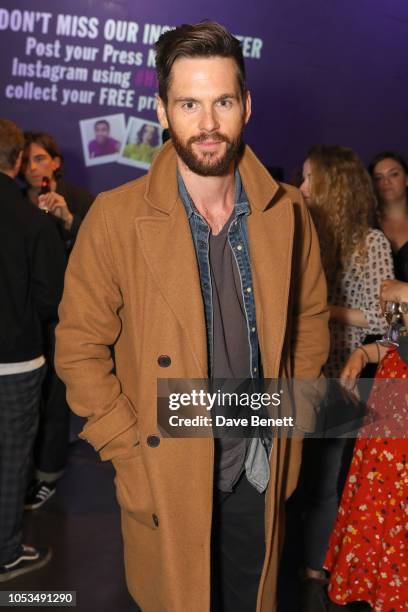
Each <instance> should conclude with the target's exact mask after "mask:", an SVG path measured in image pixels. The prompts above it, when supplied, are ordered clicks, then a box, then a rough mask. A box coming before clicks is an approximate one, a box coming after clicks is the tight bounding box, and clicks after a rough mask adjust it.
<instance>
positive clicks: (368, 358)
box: [357, 346, 378, 365]
mask: <svg viewBox="0 0 408 612" xmlns="http://www.w3.org/2000/svg"><path fill="white" fill-rule="evenodd" d="M357 348H358V349H360V351H363V353H364V355H365V356H366V357H367V361H366V365H367V363H370V357H369V355H368V353H367V351H366V350H365V348H363V347H362V346H358V347H357ZM377 348H378V347H377Z"/></svg>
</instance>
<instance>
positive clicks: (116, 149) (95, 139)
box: [79, 113, 127, 166]
mask: <svg viewBox="0 0 408 612" xmlns="http://www.w3.org/2000/svg"><path fill="white" fill-rule="evenodd" d="M79 127H80V130H81V139H82V150H83V154H84V160H85V165H86V166H96V165H99V164H108V163H110V162H115V161H117V159H118V156H119V154H120V151H121V149H122V147H123V146H124V144H125V143H126V142H127V139H126V137H125V135H126V122H125V115H124V114H123V113H118V114H115V115H105V116H102V117H89V118H87V119H82V120H81V121H80V122H79Z"/></svg>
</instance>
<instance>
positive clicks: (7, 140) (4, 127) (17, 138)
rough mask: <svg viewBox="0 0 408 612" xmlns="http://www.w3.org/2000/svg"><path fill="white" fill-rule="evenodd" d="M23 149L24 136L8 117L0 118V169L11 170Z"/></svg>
mask: <svg viewBox="0 0 408 612" xmlns="http://www.w3.org/2000/svg"><path fill="white" fill-rule="evenodd" d="M23 149H24V136H23V132H22V131H21V130H20V128H19V127H18V125H16V124H15V123H14V121H10V119H0V170H13V168H14V166H15V165H16V161H17V158H18V156H19V154H20V153H21V151H22V150H23Z"/></svg>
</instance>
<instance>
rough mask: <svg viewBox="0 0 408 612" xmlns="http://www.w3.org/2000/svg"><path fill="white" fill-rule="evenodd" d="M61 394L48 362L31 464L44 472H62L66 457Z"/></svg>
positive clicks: (62, 389)
mask: <svg viewBox="0 0 408 612" xmlns="http://www.w3.org/2000/svg"><path fill="white" fill-rule="evenodd" d="M65 394H66V388H65V385H64V383H63V382H62V381H61V380H60V379H59V378H58V376H57V374H56V372H55V370H54V367H53V365H52V364H49V368H48V372H47V375H46V378H45V380H44V383H43V387H42V401H41V411H40V422H39V425H38V433H37V437H36V440H35V445H34V467H35V468H36V469H37V470H41V472H46V473H47V474H58V473H59V472H61V471H63V470H64V468H65V466H66V464H67V460H68V450H69V417H70V411H69V407H68V404H67V400H66V398H65Z"/></svg>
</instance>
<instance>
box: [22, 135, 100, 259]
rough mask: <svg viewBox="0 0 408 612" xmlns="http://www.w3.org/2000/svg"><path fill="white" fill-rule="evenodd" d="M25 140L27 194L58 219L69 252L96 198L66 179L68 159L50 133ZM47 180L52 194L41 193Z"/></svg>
mask: <svg viewBox="0 0 408 612" xmlns="http://www.w3.org/2000/svg"><path fill="white" fill-rule="evenodd" d="M24 137H25V148H24V155H23V164H22V172H21V174H22V177H23V178H24V180H25V183H26V188H25V189H24V194H25V195H26V196H27V197H28V199H29V200H30V202H31V203H32V204H34V205H35V206H38V207H39V208H42V209H43V210H46V211H48V213H49V214H50V215H51V216H52V217H53V218H54V220H55V222H56V224H57V226H58V230H59V232H60V234H61V237H62V239H63V241H64V243H65V246H66V249H67V253H69V252H70V251H71V249H72V247H73V246H74V243H75V239H76V235H77V233H78V229H79V227H80V225H81V223H82V221H83V219H84V217H85V215H86V213H87V212H88V210H89V207H90V206H91V204H92V202H93V200H94V198H93V196H92V194H90V193H89V191H87V190H86V189H84V188H82V187H78V186H77V185H73V184H72V183H69V182H68V181H66V180H65V179H64V171H63V162H64V158H63V156H62V153H61V151H60V149H59V147H58V145H57V143H56V142H55V140H54V138H53V137H52V136H50V134H47V133H45V132H25V133H24ZM44 177H47V179H48V180H49V192H48V193H44V194H41V187H42V182H43V178H44Z"/></svg>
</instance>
